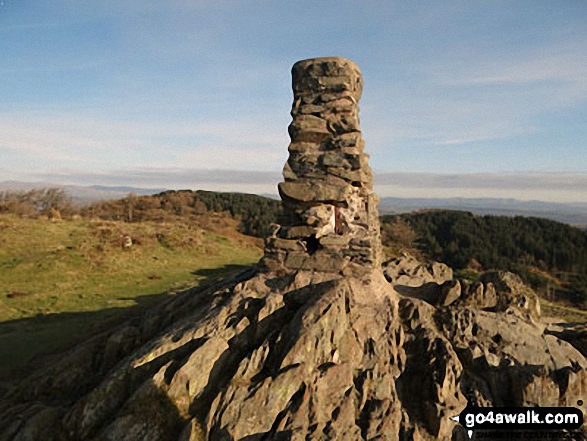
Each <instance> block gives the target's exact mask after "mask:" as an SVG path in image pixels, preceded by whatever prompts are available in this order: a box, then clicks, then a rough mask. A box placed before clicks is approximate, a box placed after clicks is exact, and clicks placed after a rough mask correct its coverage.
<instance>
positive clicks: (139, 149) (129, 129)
mask: <svg viewBox="0 0 587 441" xmlns="http://www.w3.org/2000/svg"><path fill="white" fill-rule="evenodd" d="M0 125H2V127H3V130H2V131H1V132H0V148H3V149H5V150H10V151H11V152H13V154H15V155H19V154H20V155H24V156H23V157H25V156H26V157H28V158H29V159H31V160H32V161H33V162H35V161H36V162H40V163H42V162H43V161H44V160H58V161H60V162H61V163H62V165H65V164H72V165H73V164H78V165H79V164H80V163H83V164H84V165H85V166H87V167H89V169H98V168H100V167H108V168H112V167H115V166H116V165H117V164H121V163H122V164H132V166H135V167H136V166H150V165H153V164H164V165H166V166H168V167H174V166H183V165H185V164H197V166H198V167H199V168H202V169H219V168H220V169H222V168H224V169H226V168H231V169H232V168H234V169H265V170H271V169H273V170H279V169H280V168H281V166H282V164H283V162H284V161H285V158H286V154H287V152H286V149H285V146H286V145H287V132H286V131H285V128H280V129H278V128H275V129H274V130H270V129H269V128H266V127H263V124H262V121H259V120H256V119H255V118H254V117H253V118H249V117H243V118H242V119H241V120H240V121H218V120H214V121H209V122H200V123H191V122H185V121H181V120H178V121H173V122H169V121H163V120H156V119H155V120H152V121H140V122H134V121H130V120H126V121H124V120H116V119H112V118H109V117H106V116H96V117H90V116H76V115H74V114H70V113H67V114H63V115H59V116H57V115H55V116H44V115H39V114H34V113H25V114H23V113H19V114H11V113H8V114H6V113H5V114H0ZM31 155H33V157H31ZM31 165H33V166H34V164H31Z"/></svg>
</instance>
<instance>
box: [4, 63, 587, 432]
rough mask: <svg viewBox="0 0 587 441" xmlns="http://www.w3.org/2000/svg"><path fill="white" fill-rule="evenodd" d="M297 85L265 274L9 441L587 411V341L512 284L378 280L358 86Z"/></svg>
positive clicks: (92, 361) (46, 407) (151, 315)
mask: <svg viewBox="0 0 587 441" xmlns="http://www.w3.org/2000/svg"><path fill="white" fill-rule="evenodd" d="M293 76H294V83H293V84H294V106H293V110H292V116H293V118H294V121H293V122H292V125H291V126H290V134H291V138H292V144H291V145H290V158H289V159H288V163H287V164H286V167H285V169H284V179H285V181H284V182H283V183H282V184H281V185H280V193H281V195H282V198H283V204H284V208H285V218H284V220H283V222H282V225H281V226H278V227H276V229H275V233H274V234H273V235H272V237H270V238H269V239H268V241H267V248H266V253H265V256H264V258H263V259H262V261H261V262H260V264H259V265H257V266H256V267H255V268H252V269H250V270H247V271H244V272H242V273H240V274H236V275H234V276H233V277H231V278H229V279H227V280H224V281H222V282H220V283H218V284H216V285H213V286H211V287H208V288H206V289H194V290H191V291H187V292H184V293H182V294H180V295H178V296H177V297H176V298H174V299H172V300H168V301H167V302H166V303H163V304H161V305H158V306H157V307H156V308H154V309H153V310H151V311H149V312H148V313H147V314H145V316H144V317H143V318H142V319H140V320H135V321H131V322H128V323H125V324H122V325H121V326H120V327H119V328H117V329H113V330H110V331H108V332H105V333H103V334H101V335H98V336H95V337H94V338H93V339H92V340H90V341H87V342H86V343H84V344H82V345H80V346H78V347H77V348H75V349H73V350H72V351H70V352H69V353H68V354H65V355H64V356H63V357H62V358H61V359H60V360H59V361H57V362H56V363H53V364H51V365H47V366H44V367H43V368H42V369H39V370H38V371H37V372H36V373H33V374H32V375H30V376H29V377H28V378H25V379H23V380H22V381H21V382H20V383H19V384H18V385H17V386H16V387H14V388H13V389H12V390H10V391H8V392H7V393H5V394H4V396H2V397H1V398H0V440H1V441H22V440H41V439H42V440H46V441H73V440H76V441H77V440H100V441H102V440H116V441H125V440H128V441H134V440H141V441H144V440H152V441H163V440H177V441H196V440H213V441H233V440H234V441H236V440H239V441H254V440H259V441H260V440H309V441H311V440H351V441H353V440H379V441H384V440H390V441H391V440H433V439H440V440H460V439H465V437H466V434H465V433H464V430H463V429H462V427H461V426H459V425H457V424H455V423H454V422H453V421H451V420H450V419H449V417H451V416H454V415H457V414H459V413H460V411H461V410H462V409H463V408H464V407H465V406H466V404H467V402H469V403H471V404H473V405H478V406H536V405H540V406H561V405H565V406H566V405H568V406H576V405H577V402H578V401H579V400H580V399H583V400H584V399H585V397H586V396H587V393H586V392H587V360H586V358H585V357H586V355H587V354H586V353H585V348H586V347H587V344H586V340H585V338H586V332H585V328H584V326H583V327H573V326H571V325H565V324H561V325H550V326H549V327H547V326H545V325H543V324H541V323H540V311H539V307H538V303H537V300H536V297H535V294H534V293H533V292H532V291H531V290H529V289H528V288H527V287H525V286H524V285H523V284H522V283H521V281H520V280H519V278H517V277H516V276H514V275H513V274H510V273H500V272H491V273H486V274H484V275H483V276H482V277H481V278H480V280H479V282H478V283H475V284H473V285H472V286H470V285H469V283H468V282H465V281H462V280H455V279H454V278H453V274H452V271H451V270H450V268H448V267H446V266H445V265H442V264H438V263H430V264H421V263H419V262H417V261H415V260H414V259H410V258H402V259H396V260H393V261H390V262H387V264H386V266H385V270H383V268H381V265H380V264H381V244H380V241H379V231H378V220H377V210H376V198H375V196H374V194H373V192H372V180H371V171H370V169H369V166H368V164H367V156H366V155H365V154H364V153H363V142H362V139H361V135H360V131H359V126H358V114H357V112H358V108H357V102H358V99H359V98H360V94H361V88H362V79H361V76H360V72H359V70H358V68H357V67H356V65H355V64H354V63H352V62H350V61H348V60H345V59H339V58H319V59H315V60H306V61H302V62H299V63H296V65H295V66H294V68H293Z"/></svg>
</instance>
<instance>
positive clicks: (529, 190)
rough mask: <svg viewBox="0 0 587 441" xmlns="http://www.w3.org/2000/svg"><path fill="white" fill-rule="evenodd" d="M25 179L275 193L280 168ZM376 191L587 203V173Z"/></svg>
mask: <svg viewBox="0 0 587 441" xmlns="http://www.w3.org/2000/svg"><path fill="white" fill-rule="evenodd" d="M30 179H34V180H42V181H51V182H55V183H62V184H77V185H94V184H100V185H113V186H120V185H124V186H137V187H148V188H153V187H157V188H175V189H179V188H192V189H209V190H217V191H241V192H256V193H273V194H275V193H276V188H277V183H279V182H281V181H282V177H281V173H279V172H267V171H245V170H226V169H207V170H202V169H200V168H187V167H185V168H182V167H142V168H130V169H120V170H114V171H107V172H87V171H83V170H73V169H69V170H67V169H64V170H61V171H55V172H50V173H34V174H31V175H30ZM375 190H376V191H377V193H378V194H379V195H380V196H398V197H432V198H447V197H499V198H517V199H521V200H542V201H552V202H557V201H558V202H583V203H587V173H583V174H582V173H555V172H550V173H545V172H523V173H515V174H514V173H471V174H440V173H407V172H404V173H382V174H376V175H375Z"/></svg>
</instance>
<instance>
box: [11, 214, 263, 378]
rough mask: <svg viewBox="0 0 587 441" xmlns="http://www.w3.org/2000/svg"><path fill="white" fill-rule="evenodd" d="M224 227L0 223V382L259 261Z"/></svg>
mask: <svg viewBox="0 0 587 441" xmlns="http://www.w3.org/2000/svg"><path fill="white" fill-rule="evenodd" d="M221 225H222V229H224V230H227V231H231V233H230V235H229V237H227V236H222V235H219V234H216V233H214V232H211V231H210V230H205V229H203V228H201V227H198V226H194V225H190V224H187V223H185V222H153V221H143V222H137V223H123V222H119V221H107V220H63V221H50V220H46V219H43V218H39V219H26V218H19V217H16V216H14V215H0V360H2V363H0V376H2V374H5V373H6V372H7V371H8V370H9V369H11V368H13V367H17V366H20V365H22V364H23V363H24V362H26V361H27V360H28V359H30V357H32V356H34V355H36V354H38V353H41V352H51V351H54V350H56V349H58V348H62V347H64V346H68V345H70V344H71V343H72V342H73V341H76V340H78V339H80V338H85V337H87V336H88V335H91V334H94V333H95V332H96V331H97V330H99V329H103V328H104V327H108V326H110V325H111V324H112V323H118V322H120V320H121V319H122V318H124V317H128V316H133V315H136V314H140V313H142V311H144V309H145V307H147V306H150V305H153V304H154V303H155V302H158V301H161V300H163V299H164V298H166V297H167V296H169V295H172V293H173V292H175V291H177V290H182V289H186V288H189V287H191V286H195V285H198V284H200V283H202V282H207V281H209V280H215V279H216V278H218V277H222V276H226V275H227V274H229V273H231V272H233V271H234V270H235V269H239V268H241V267H243V266H245V265H251V264H253V263H255V262H256V261H257V260H258V259H259V257H260V251H261V250H260V248H259V247H258V244H257V243H255V242H254V241H251V239H250V238H247V237H246V236H242V235H240V234H239V233H237V232H235V229H236V226H237V223H236V222H234V221H232V222H231V221H229V220H227V219H224V220H223V222H222V224H221ZM216 229H217V230H218V229H220V228H219V227H218V225H216Z"/></svg>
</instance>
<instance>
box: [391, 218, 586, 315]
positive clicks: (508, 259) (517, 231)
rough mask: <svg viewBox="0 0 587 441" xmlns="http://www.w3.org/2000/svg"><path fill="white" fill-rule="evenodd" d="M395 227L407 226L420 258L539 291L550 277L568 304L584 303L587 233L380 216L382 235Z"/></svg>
mask: <svg viewBox="0 0 587 441" xmlns="http://www.w3.org/2000/svg"><path fill="white" fill-rule="evenodd" d="M398 222H403V223H406V224H407V225H409V226H410V227H411V229H412V230H413V233H414V238H415V240H414V242H415V246H416V247H417V248H418V249H419V250H420V251H421V252H422V253H424V254H425V255H426V256H427V257H429V258H431V259H434V260H438V261H441V262H444V263H446V264H447V265H449V266H451V267H452V268H454V269H457V270H458V269H467V268H469V269H475V268H482V269H504V270H509V271H514V272H516V273H518V274H520V276H522V278H524V279H525V280H526V282H528V283H530V284H531V285H532V286H533V287H534V288H535V289H538V290H546V289H547V288H548V285H549V281H552V280H553V278H554V279H558V280H560V281H562V284H563V285H564V286H563V288H564V289H563V290H562V291H565V290H566V294H567V296H568V297H569V300H571V301H572V302H573V303H584V302H585V300H586V299H587V233H586V232H584V231H582V230H580V229H578V228H575V227H572V226H569V225H566V224H562V223H559V222H555V221H551V220H547V219H541V218H533V217H522V216H516V217H507V216H490V215H486V216H476V215H473V214H471V213H468V212H462V211H447V210H431V211H424V212H420V213H411V214H403V215H399V216H384V217H382V231H384V232H385V230H386V228H389V225H392V224H398ZM383 236H384V238H385V234H384V235H383ZM545 273H547V274H545ZM550 276H553V277H550Z"/></svg>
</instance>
